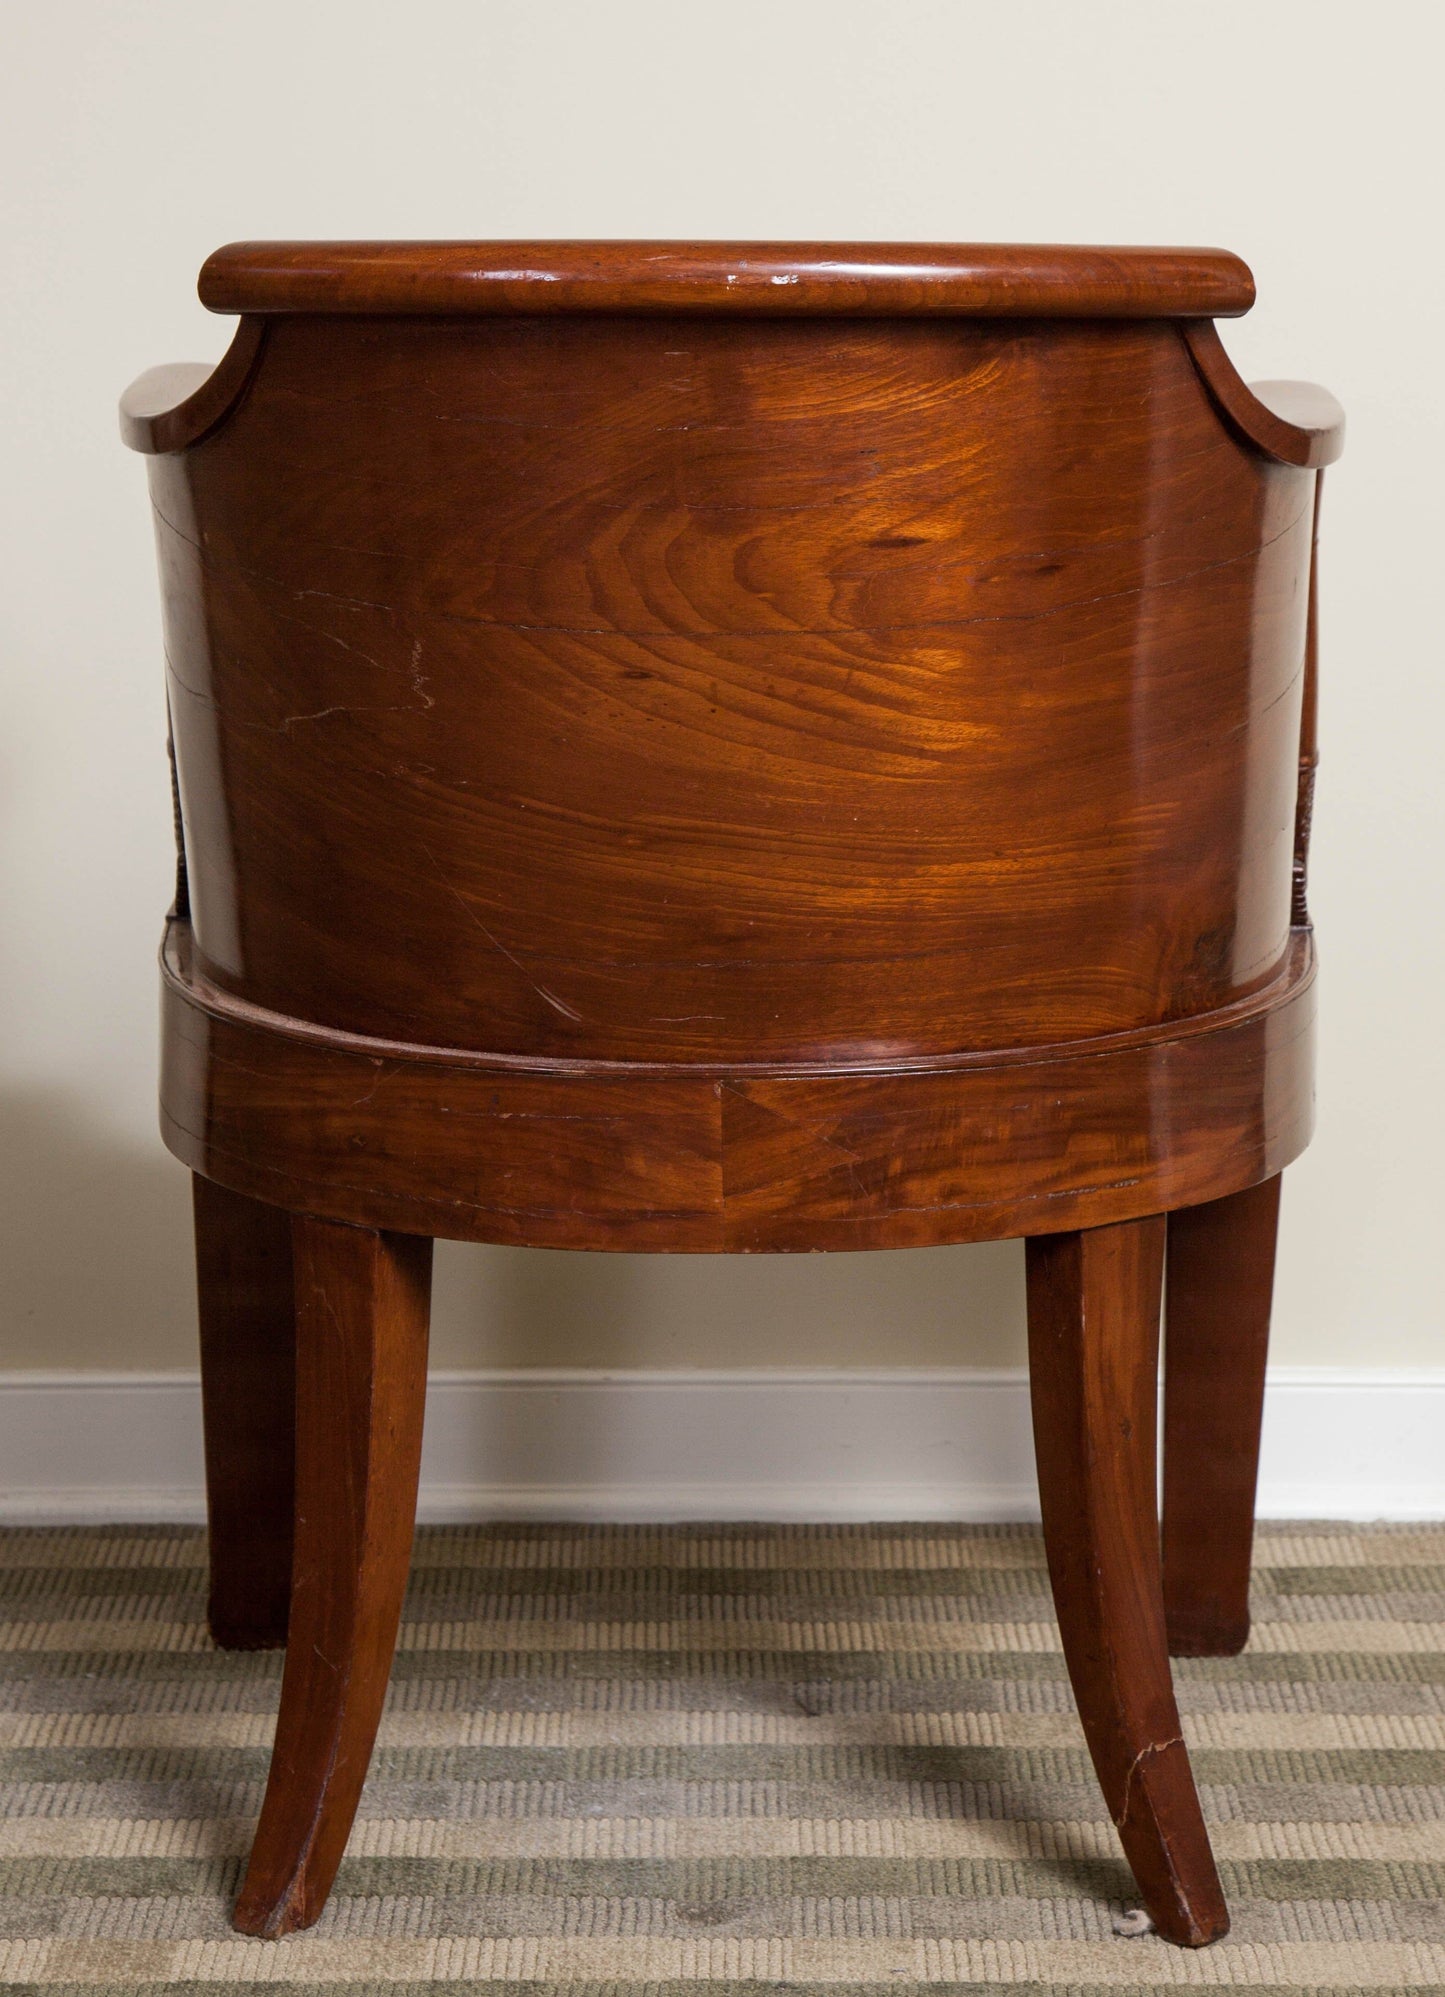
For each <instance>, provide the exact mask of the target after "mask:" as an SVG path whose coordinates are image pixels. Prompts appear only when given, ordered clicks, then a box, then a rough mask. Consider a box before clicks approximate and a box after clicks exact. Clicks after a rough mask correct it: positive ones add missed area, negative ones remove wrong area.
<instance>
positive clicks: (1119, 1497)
mask: <svg viewBox="0 0 1445 1997" xmlns="http://www.w3.org/2000/svg"><path fill="white" fill-rule="evenodd" d="M1164 1231H1165V1222H1164V1219H1163V1216H1162V1215H1157V1216H1155V1217H1154V1218H1153V1219H1151V1220H1140V1221H1133V1222H1130V1223H1127V1224H1126V1225H1123V1226H1119V1227H1102V1228H1093V1229H1090V1230H1089V1231H1088V1232H1085V1233H1071V1234H1053V1235H1046V1236H1044V1237H1042V1238H1041V1239H1038V1240H1034V1241H1030V1242H1029V1244H1028V1251H1027V1253H1028V1299H1029V1388H1030V1393H1031V1396H1032V1400H1033V1416H1034V1449H1035V1454H1036V1455H1037V1457H1038V1468H1039V1499H1040V1503H1041V1505H1042V1508H1043V1519H1044V1543H1045V1545H1046V1547H1047V1549H1048V1557H1049V1578H1050V1580H1051V1581H1052V1583H1053V1590H1054V1605H1055V1608H1056V1609H1057V1611H1058V1617H1059V1629H1060V1632H1061V1634H1062V1636H1063V1641H1064V1657H1065V1661H1066V1662H1067V1664H1068V1667H1069V1678H1070V1680H1071V1682H1072V1684H1073V1687H1074V1696H1075V1698H1076V1699H1077V1701H1078V1706H1079V1718H1080V1719H1081V1720H1082V1721H1083V1724H1084V1733H1085V1736H1086V1737H1087V1739H1088V1743H1089V1752H1090V1754H1091V1755H1092V1756H1093V1761H1094V1768H1095V1770H1096V1772H1097V1774H1098V1777H1099V1786H1100V1788H1101V1789H1102V1790H1103V1792H1104V1801H1105V1803H1106V1804H1107V1805H1108V1809H1109V1814H1110V1816H1111V1817H1112V1818H1113V1820H1114V1825H1115V1828H1116V1829H1117V1831H1118V1833H1119V1840H1120V1842H1121V1843H1122V1845H1123V1847H1124V1852H1125V1855H1126V1857H1127V1858H1128V1860H1129V1863H1130V1865H1131V1866H1132V1867H1133V1870H1134V1877H1135V1878H1136V1880H1137V1881H1138V1883H1139V1888H1140V1891H1141V1893H1142V1894H1143V1897H1144V1905H1145V1908H1146V1909H1147V1911H1148V1913H1149V1915H1150V1916H1151V1918H1152V1919H1153V1922H1154V1925H1155V1927H1156V1928H1158V1930H1159V1932H1160V1934H1162V1935H1163V1936H1165V1938H1166V1939H1167V1940H1169V1941H1172V1942H1179V1943H1182V1944H1183V1945H1184V1946H1186V1947H1189V1948H1199V1947H1201V1946H1202V1945H1203V1944H1205V1943H1206V1942H1212V1941H1217V1940H1218V1939H1219V1937H1220V1936H1221V1935H1222V1934H1224V1933H1226V1932H1227V1930H1228V1927H1229V1916H1228V1913H1227V1912H1226V1910H1225V1905H1224V1895H1223V1892H1222V1890H1221V1888H1220V1884H1219V1877H1218V1874H1217V1873H1216V1871H1215V1868H1214V1859H1213V1855H1212V1854H1211V1852H1210V1849H1209V1838H1208V1835H1207V1833H1206V1831H1205V1828H1204V1819H1203V1816H1202V1815H1201V1813H1200V1809H1199V1798H1198V1796H1197V1795H1196V1794H1195V1789H1194V1777H1193V1774H1192V1773H1191V1771H1190V1767H1189V1755H1188V1751H1187V1749H1186V1748H1185V1745H1184V1736H1183V1729H1182V1727H1181V1725H1180V1721H1179V1709H1178V1707H1177V1705H1176V1704H1175V1700H1174V1688H1173V1684H1172V1681H1171V1679H1170V1674H1169V1653H1168V1649H1167V1646H1166V1642H1165V1624H1164V1598H1163V1594H1162V1591H1161V1586H1160V1570H1159V1512H1158V1505H1157V1501H1156V1498H1155V1481H1154V1480H1155V1444H1154V1436H1155V1415H1156V1393H1157V1378H1158V1365H1159V1298H1160V1282H1161V1277H1162V1274H1163V1264H1164Z"/></svg>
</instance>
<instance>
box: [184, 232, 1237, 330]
mask: <svg viewBox="0 0 1445 1997" xmlns="http://www.w3.org/2000/svg"><path fill="white" fill-rule="evenodd" d="M200 294H201V302H202V304H203V305H206V306H209V308H210V309H211V311H213V312H265V313H281V312H289V313H294V312H324V313H329V314H335V313H341V312H347V313H357V312H364V313H389V314H395V313H420V312H426V313H447V314H457V313H496V312H522V313H527V314H533V313H548V314H551V313H557V312H567V313H574V312H627V313H665V314H667V315H669V316H671V315H673V314H675V313H679V312H687V313H696V312H705V313H718V312H723V313H727V314H729V315H751V314H758V313H763V314H766V315H767V316H768V317H770V318H773V317H777V316H780V315H784V316H788V317H796V316H799V315H807V314H815V313H821V314H825V315H826V316H828V317H829V318H838V317H843V316H849V315H860V316H865V317H869V318H872V317H875V316H885V317H890V318H893V317H904V316H912V315H917V314H924V315H935V314H941V315H952V314H962V315H971V316H980V315H981V316H986V317H989V318H1000V317H1004V318H1008V317H1014V318H1018V317H1028V318H1033V317H1062V318H1086V319H1109V318H1125V319H1135V318H1150V317H1163V316H1167V315H1170V314H1177V315H1180V316H1189V315H1196V314H1203V315H1205V316H1212V315H1216V314H1217V315H1219V316H1221V317H1228V316H1230V315H1231V314H1234V313H1239V312H1247V311H1248V310H1249V307H1250V306H1251V304H1253V302H1254V280H1253V278H1252V277H1251V276H1250V274H1249V270H1248V268H1247V266H1246V265H1245V264H1243V263H1242V262H1241V261H1240V259H1239V258H1238V257H1236V256H1231V255H1230V254H1229V252H1228V251H1227V250H1178V249H1141V248H1137V247H1134V246H1130V247H1128V248H1116V249H1092V248H1087V247H1084V246H1081V245H1078V244H1048V243H1044V244H1037V243H1036V244H1015V243H902V244H899V243H636V242H579V243H555V242H551V243H528V242H510V243H509V242H500V243H458V242H451V243H447V242H440V243H396V242H380V243H365V242H361V243H228V244H227V245H226V247H225V248H224V249H220V250H217V251H216V253H215V254H214V256H211V257H209V258H208V259H207V261H206V265H205V268H204V269H203V270H202V272H201V282H200Z"/></svg>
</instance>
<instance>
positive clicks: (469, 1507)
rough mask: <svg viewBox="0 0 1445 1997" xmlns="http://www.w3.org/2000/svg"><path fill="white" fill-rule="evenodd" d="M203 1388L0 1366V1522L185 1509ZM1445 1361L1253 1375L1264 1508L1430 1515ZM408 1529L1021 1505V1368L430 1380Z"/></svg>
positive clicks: (1441, 1487) (963, 1510) (1444, 1514)
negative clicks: (485, 1522) (415, 1516)
mask: <svg viewBox="0 0 1445 1997" xmlns="http://www.w3.org/2000/svg"><path fill="white" fill-rule="evenodd" d="M200 1435H201V1429H200V1390H199V1387H198V1384H197V1382H196V1380H195V1378H194V1377H192V1376H189V1375H185V1374H174V1373H166V1374H156V1373H148V1374H147V1373H104V1374H102V1373H51V1374H42V1373H8V1374H5V1373H0V1521H4V1522H7V1523H10V1524H21V1523H33V1524H46V1523H48V1524H66V1523H82V1522H97V1521H107V1520H115V1521H136V1522H143V1521H185V1520H199V1519H201V1518H202V1517H203V1516H204V1507H203V1499H202V1481H201V1440H200ZM1442 1438H1445V1368H1439V1369H1431V1370H1429V1371H1424V1372H1412V1373H1403V1372H1387V1371H1383V1370H1373V1371H1364V1370H1351V1371H1346V1370H1344V1369H1338V1368H1324V1367H1318V1368H1317V1367H1288V1368H1280V1369H1278V1370H1276V1371H1275V1372H1273V1373H1272V1374H1271V1376H1270V1385H1269V1392H1268V1396H1267V1404H1266V1413H1265V1431H1264V1456H1263V1465H1262V1468H1261V1474H1260V1493H1259V1509H1260V1513H1261V1515H1262V1516H1263V1517H1267V1518H1337V1519H1375V1518H1382V1519H1438V1518H1445V1443H1442ZM420 1511H421V1516H422V1518H423V1519H426V1520H429V1521H434V1522H442V1521H453V1522H459V1521H466V1520H473V1519H576V1520H609V1519H610V1520H666V1519H778V1520H782V1519H790V1520H815V1521H845V1520H868V1519H960V1520H971V1521H977V1520H1008V1519H1027V1518H1034V1517H1037V1515H1038V1501H1037V1497H1036V1494H1035V1490H1034V1475H1033V1449H1032V1444H1031V1440H1030V1434H1029V1412H1028V1385H1027V1380H1026V1377H1025V1375H1024V1374H1023V1373H1022V1372H1014V1371H1007V1372H1003V1371H985V1370H982V1369H976V1368H967V1367H958V1368H951V1369H947V1370H944V1371H929V1372H924V1371H917V1370H913V1369H909V1368H896V1369H889V1370H883V1371H868V1372H863V1371H858V1372H850V1371H843V1370H839V1371H824V1370H813V1369H809V1370H784V1369H779V1370H776V1371H755V1372H701V1371H699V1372H692V1371H679V1372H668V1373H644V1372H635V1373H606V1372H552V1371H536V1372H474V1373H437V1374H434V1375H433V1377H432V1381H431V1386H430V1391H429V1394H428V1404H427V1438H426V1449H425V1453H424V1457H423V1463H422V1486H421V1507H420Z"/></svg>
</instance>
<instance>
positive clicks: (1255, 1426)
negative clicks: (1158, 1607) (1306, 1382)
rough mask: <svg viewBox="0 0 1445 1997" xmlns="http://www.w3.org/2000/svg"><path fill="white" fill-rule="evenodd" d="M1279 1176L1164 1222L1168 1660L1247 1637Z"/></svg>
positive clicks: (1218, 1650)
mask: <svg viewBox="0 0 1445 1997" xmlns="http://www.w3.org/2000/svg"><path fill="white" fill-rule="evenodd" d="M1279 1192H1280V1182H1279V1179H1278V1177H1275V1178H1271V1179H1265V1180H1264V1181H1263V1182H1262V1183H1261V1184H1260V1185H1257V1186H1251V1187H1249V1188H1248V1189H1247V1190H1246V1191H1244V1192H1238V1193H1232V1194H1230V1195H1229V1196H1228V1197H1227V1198H1225V1199H1222V1200H1211V1201H1209V1202H1208V1203H1207V1204H1206V1205H1203V1206H1194V1207H1182V1208H1181V1209H1180V1210H1179V1211H1178V1212H1177V1213H1171V1214H1170V1216H1169V1280H1168V1288H1167V1293H1166V1294H1167V1303H1166V1315H1165V1337H1164V1612H1165V1617H1166V1620H1167V1622H1168V1627H1169V1648H1170V1651H1171V1653H1172V1654H1173V1655H1174V1656H1175V1657H1232V1656H1233V1655H1234V1654H1235V1652H1236V1651H1240V1650H1243V1648H1244V1646H1245V1644H1246V1643H1247V1642H1248V1640H1249V1557H1250V1551H1251V1548H1252V1546H1253V1544H1254V1491H1255V1485H1256V1483H1257V1481H1258V1477H1259V1436H1260V1423H1261V1421H1262V1419H1263V1416H1264V1369H1265V1359H1266V1356H1267V1353H1268V1349H1269V1314H1270V1303H1271V1300H1272V1298H1273V1294H1274V1251H1275V1237H1276V1233H1277V1231H1278V1225H1279Z"/></svg>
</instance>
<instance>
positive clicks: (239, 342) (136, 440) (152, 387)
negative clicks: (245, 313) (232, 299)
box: [120, 318, 266, 457]
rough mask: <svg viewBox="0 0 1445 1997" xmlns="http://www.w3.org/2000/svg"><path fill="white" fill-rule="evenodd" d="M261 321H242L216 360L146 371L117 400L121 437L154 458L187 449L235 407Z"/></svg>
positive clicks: (251, 369)
mask: <svg viewBox="0 0 1445 1997" xmlns="http://www.w3.org/2000/svg"><path fill="white" fill-rule="evenodd" d="M265 338H266V325H265V321H264V320H262V319H256V318H244V319H242V320H241V322H240V324H239V325H238V326H237V328H236V336H235V338H234V339H233V340H232V342H231V344H230V346H229V347H227V349H226V351H225V353H224V354H223V355H222V356H221V358H220V360H219V361H217V362H216V363H215V365H214V366H212V365H211V364H210V363H209V362H207V361H178V362H175V363H173V364H172V365H171V366H169V367H158V368H149V369H148V370H147V371H146V373H145V374H143V375H141V376H140V377H139V379H138V380H136V381H133V382H132V383H131V385H130V387H129V388H128V389H127V390H126V391H125V394H124V395H123V396H122V397H121V398H120V434H121V437H122V440H123V441H124V442H125V443H127V444H128V445H129V446H130V448H131V449H132V450H133V451H143V452H144V453H145V454H146V455H147V456H148V457H156V456H160V455H163V454H164V453H167V452H170V451H184V450H188V449H189V448H190V446H191V445H192V444H198V443H199V442H200V441H201V439H202V437H205V436H208V435H209V434H210V432H211V431H212V430H214V429H215V427H216V425H217V424H218V423H220V422H222V421H223V420H224V419H225V418H226V417H227V416H229V415H230V413H231V411H232V410H233V409H234V408H235V407H236V405H237V403H238V402H239V401H240V399H241V397H242V395H243V394H244V393H245V390H246V387H247V385H248V383H249V382H250V380H251V376H252V375H253V374H254V373H255V369H256V363H257V361H258V360H259V359H260V357H261V348H262V346H263V345H264V343H265Z"/></svg>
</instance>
